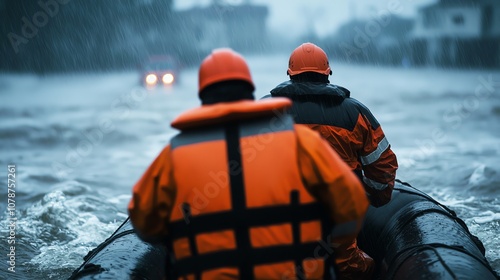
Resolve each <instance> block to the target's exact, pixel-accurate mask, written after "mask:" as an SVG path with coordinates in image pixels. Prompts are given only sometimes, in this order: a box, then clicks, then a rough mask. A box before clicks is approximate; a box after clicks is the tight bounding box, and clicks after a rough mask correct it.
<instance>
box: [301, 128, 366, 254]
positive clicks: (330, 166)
mask: <svg viewBox="0 0 500 280" xmlns="http://www.w3.org/2000/svg"><path fill="white" fill-rule="evenodd" d="M296 131H297V138H298V160H299V168H300V173H301V176H302V179H303V181H304V184H305V186H306V188H307V190H308V191H309V192H310V193H311V195H313V196H314V197H315V198H316V199H318V200H319V201H320V202H321V203H323V204H324V205H325V206H326V208H327V209H328V211H329V214H330V216H331V218H332V220H333V223H334V224H335V227H334V229H333V232H332V234H331V237H333V243H334V246H335V245H336V246H338V245H340V244H348V243H350V242H352V240H353V239H355V238H356V236H357V234H358V232H359V230H360V229H361V226H362V223H363V219H364V216H365V214H366V211H367V209H368V205H369V202H368V200H367V198H366V194H365V190H364V189H363V186H362V185H361V182H360V181H359V179H358V178H357V177H356V175H355V174H354V173H353V172H352V170H351V169H350V168H349V166H347V164H346V163H344V162H343V161H342V159H341V158H340V157H339V156H338V155H337V154H336V153H335V152H334V151H333V149H332V148H331V147H330V146H329V145H328V143H327V142H326V141H325V140H323V139H322V138H321V137H320V136H319V134H317V133H316V132H314V131H312V130H310V129H309V128H307V127H305V126H302V125H296Z"/></svg>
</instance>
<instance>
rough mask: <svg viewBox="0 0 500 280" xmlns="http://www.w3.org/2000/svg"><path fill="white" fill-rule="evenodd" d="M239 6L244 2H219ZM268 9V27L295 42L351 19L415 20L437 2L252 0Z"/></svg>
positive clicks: (178, 3) (186, 0) (179, 4)
mask: <svg viewBox="0 0 500 280" xmlns="http://www.w3.org/2000/svg"><path fill="white" fill-rule="evenodd" d="M219 1H220V2H226V3H230V4H238V3H241V2H244V0H219ZM211 2H212V1H211V0H174V8H175V9H179V10H182V9H187V8H190V7H193V6H205V5H208V4H209V3H211ZM248 2H251V3H255V4H263V5H268V6H269V12H270V14H269V17H268V26H269V28H270V29H271V30H272V31H276V32H280V33H282V34H283V35H285V36H287V37H290V38H293V37H297V36H299V35H301V34H303V33H304V32H305V31H306V30H308V29H314V30H315V31H316V34H318V35H319V36H320V37H323V36H325V35H327V34H330V33H332V32H334V31H335V30H336V29H337V28H338V27H339V26H340V25H341V24H342V23H344V22H346V21H348V20H349V19H350V18H352V17H358V18H370V17H372V18H373V17H377V16H378V15H379V14H380V13H389V12H391V13H393V14H397V15H400V16H405V17H413V16H414V15H415V14H416V12H417V9H418V8H419V7H422V6H425V5H428V4H430V3H435V2H437V0H336V1H335V0H305V1H304V0H250V1H248Z"/></svg>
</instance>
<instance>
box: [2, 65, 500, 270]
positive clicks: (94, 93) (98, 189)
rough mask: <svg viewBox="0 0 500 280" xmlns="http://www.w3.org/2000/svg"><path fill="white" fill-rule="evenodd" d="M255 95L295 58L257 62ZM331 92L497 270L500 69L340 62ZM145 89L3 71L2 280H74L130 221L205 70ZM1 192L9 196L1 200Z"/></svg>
mask: <svg viewBox="0 0 500 280" xmlns="http://www.w3.org/2000/svg"><path fill="white" fill-rule="evenodd" d="M249 62H250V64H251V68H252V74H253V75H254V79H255V82H256V85H257V91H256V97H257V98H260V97H261V96H263V95H265V94H267V93H268V91H269V90H270V89H272V88H273V87H274V86H275V85H277V84H278V83H280V82H282V81H284V80H285V79H286V78H287V77H286V76H285V75H284V73H285V69H286V65H287V57H284V56H283V57H282V56H273V57H252V58H250V59H249ZM333 71H334V73H333V76H332V78H331V82H332V83H336V84H339V85H342V86H344V87H346V88H348V89H350V90H351V94H352V96H353V97H354V98H357V99H358V100H360V101H361V102H363V103H364V104H365V105H367V106H368V107H369V108H370V110H371V111H372V112H373V113H374V115H375V116H376V117H377V118H378V120H379V121H380V123H381V124H382V127H383V129H384V131H385V133H386V135H387V137H388V139H389V141H390V143H391V144H392V148H393V150H394V151H395V152H396V154H397V155H398V159H399V163H400V169H399V171H398V176H397V177H398V178H399V179H401V180H403V181H407V182H409V183H411V184H412V185H413V186H415V187H417V188H419V189H421V190H423V191H425V192H427V193H428V194H430V195H431V196H433V197H434V198H436V199H437V200H438V201H440V202H442V203H443V204H445V205H447V206H450V207H451V208H452V209H453V210H455V211H457V213H458V215H459V216H460V217H461V218H463V219H464V220H465V221H466V223H467V225H468V226H469V227H470V229H471V231H472V233H473V234H476V235H478V236H479V238H480V239H481V240H482V241H483V242H484V245H485V247H486V249H487V253H486V254H487V258H488V260H489V261H490V262H491V264H492V266H493V267H494V269H495V270H496V271H497V272H500V257H499V256H498V252H500V239H499V237H498V236H499V235H500V198H499V197H500V72H494V71H486V70H484V71H480V70H468V71H463V70H439V69H402V68H398V69H395V68H379V67H361V66H351V65H336V64H335V63H334V64H333ZM180 81H181V82H180V84H178V85H176V86H175V87H174V88H170V89H159V90H152V91H145V90H143V89H141V88H140V87H138V74H137V73H108V74H88V75H49V76H43V77H38V76H33V75H11V74H0V100H1V101H2V102H0V141H1V145H0V154H1V155H2V156H1V157H0V164H1V165H0V174H1V176H2V178H4V179H3V180H2V182H4V183H3V184H4V185H5V186H3V187H0V189H1V190H2V192H3V194H2V195H1V196H0V197H1V198H2V200H4V201H5V202H7V195H6V194H7V185H6V181H7V179H6V178H7V165H9V164H15V165H16V189H15V190H16V193H15V195H16V197H15V215H14V216H13V217H15V218H17V223H16V231H15V241H16V243H15V257H16V259H15V270H16V273H15V274H11V273H8V271H7V268H8V267H9V265H8V263H7V262H6V261H7V260H8V259H7V256H6V255H7V254H9V253H10V245H9V244H8V236H9V225H10V222H9V220H8V217H9V216H8V214H7V213H8V212H7V211H6V210H7V205H8V204H7V203H4V201H2V203H0V210H1V214H0V218H1V221H0V236H1V237H2V240H0V255H1V256H2V257H1V258H0V259H3V261H2V262H1V263H2V265H1V267H0V278H1V279H7V278H8V279H66V278H67V277H68V276H69V275H70V274H71V272H72V271H73V270H74V269H75V268H76V267H78V266H79V265H80V264H81V263H82V258H83V256H84V255H85V254H86V253H87V252H88V251H89V250H90V249H93V248H94V247H95V246H97V245H98V244H99V243H101V242H102V241H104V239H106V237H108V236H109V235H110V234H111V233H112V232H113V231H114V230H115V229H116V227H117V226H118V225H119V224H120V223H121V222H122V221H123V219H124V218H125V217H126V205H127V203H128V200H129V199H130V193H131V187H132V185H133V184H134V183H135V181H137V179H138V178H139V176H140V175H141V174H142V172H144V170H145V169H146V168H147V166H148V165H149V163H150V162H151V161H152V160H153V159H154V157H155V156H156V155H157V154H158V153H159V151H160V150H161V148H162V147H163V146H164V145H165V144H166V143H167V142H168V140H169V139H170V137H172V136H173V135H174V134H175V133H176V132H175V131H174V130H173V129H171V128H170V126H169V123H170V121H171V120H172V119H173V118H174V117H175V116H176V115H178V114H179V113H180V112H182V111H184V110H186V109H188V108H192V107H195V106H197V105H198V100H197V94H196V86H197V70H196V69H186V70H185V71H184V72H183V73H182V76H181V79H180ZM4 194H5V195H4Z"/></svg>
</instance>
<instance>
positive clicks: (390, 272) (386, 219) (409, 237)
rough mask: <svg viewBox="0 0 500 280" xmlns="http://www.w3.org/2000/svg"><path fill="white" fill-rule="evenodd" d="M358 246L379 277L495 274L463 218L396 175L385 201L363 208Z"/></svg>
mask: <svg viewBox="0 0 500 280" xmlns="http://www.w3.org/2000/svg"><path fill="white" fill-rule="evenodd" d="M358 245H359V247H360V248H361V249H362V250H364V251H365V252H366V253H368V254H369V255H370V256H371V257H373V258H374V259H375V261H376V262H377V268H378V271H377V275H378V277H379V278H380V279H410V280H413V279H426V280H429V279H432V280H434V279H435V280H437V279H484V280H486V279H498V276H497V275H496V273H495V272H494V271H493V270H492V268H491V266H490V265H489V263H488V261H487V260H486V258H485V256H484V246H483V244H482V243H481V241H480V240H479V239H477V237H475V236H474V235H472V234H471V233H470V232H469V229H468V228H467V226H466V225H465V223H464V222H463V221H462V220H461V219H459V218H458V217H457V216H456V214H455V213H454V212H453V211H452V210H450V209H449V208H447V207H445V206H443V205H441V204H440V203H438V202H437V201H435V200H434V199H432V198H431V197H429V196H428V195H426V194H425V193H423V192H421V191H419V190H417V189H415V188H413V187H412V186H410V185H409V184H407V183H403V182H401V181H399V180H398V181H397V183H396V186H395V189H394V193H393V198H392V200H391V202H390V203H388V204H387V205H385V206H383V207H379V208H374V207H370V208H369V210H368V213H367V216H366V220H365V223H364V226H363V229H362V230H361V232H360V234H359V236H358Z"/></svg>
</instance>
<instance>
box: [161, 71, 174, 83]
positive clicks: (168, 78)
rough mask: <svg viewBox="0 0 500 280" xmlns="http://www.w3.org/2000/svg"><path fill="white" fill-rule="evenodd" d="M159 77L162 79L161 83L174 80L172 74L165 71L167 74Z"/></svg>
mask: <svg viewBox="0 0 500 280" xmlns="http://www.w3.org/2000/svg"><path fill="white" fill-rule="evenodd" d="M161 79H162V81H163V83H164V84H167V85H169V84H171V83H173V82H174V80H175V78H174V75H173V74H171V73H167V74H165V75H163V77H162V78H161Z"/></svg>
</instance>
